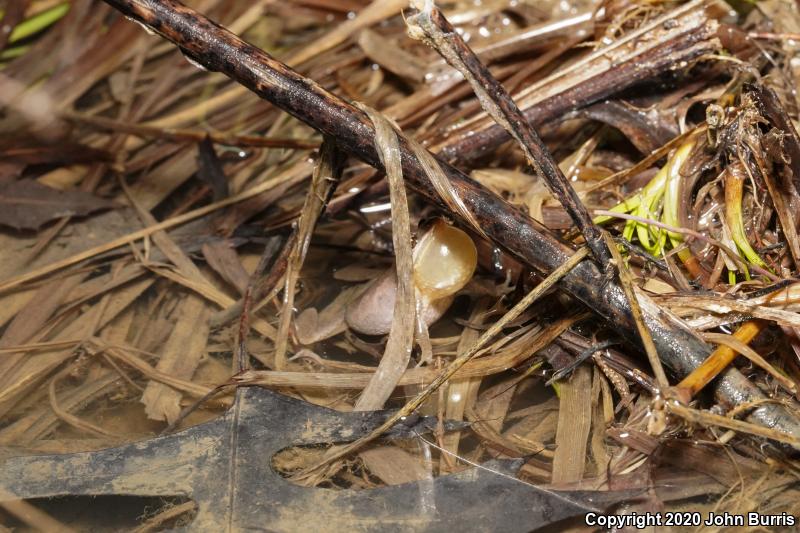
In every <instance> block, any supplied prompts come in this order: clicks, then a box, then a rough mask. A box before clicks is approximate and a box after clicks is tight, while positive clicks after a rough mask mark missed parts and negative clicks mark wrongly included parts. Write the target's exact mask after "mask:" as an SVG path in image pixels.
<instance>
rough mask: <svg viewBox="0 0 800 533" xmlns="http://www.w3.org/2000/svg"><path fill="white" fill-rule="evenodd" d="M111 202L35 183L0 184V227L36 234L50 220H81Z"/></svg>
mask: <svg viewBox="0 0 800 533" xmlns="http://www.w3.org/2000/svg"><path fill="white" fill-rule="evenodd" d="M114 206H115V204H114V202H111V201H109V200H105V199H103V198H98V197H97V196H94V195H93V194H89V193H87V192H83V191H59V190H58V189H53V188H51V187H46V186H44V185H41V184H40V183H38V182H36V181H34V180H20V181H12V182H10V183H4V184H0V225H3V226H10V227H12V228H16V229H27V230H35V229H39V228H40V227H42V226H43V225H44V224H46V223H47V222H50V221H51V220H56V219H59V218H62V217H69V216H84V215H88V214H90V213H94V212H95V211H100V210H102V209H110V208H112V207H114Z"/></svg>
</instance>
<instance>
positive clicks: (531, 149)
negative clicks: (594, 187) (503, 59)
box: [406, 0, 611, 267]
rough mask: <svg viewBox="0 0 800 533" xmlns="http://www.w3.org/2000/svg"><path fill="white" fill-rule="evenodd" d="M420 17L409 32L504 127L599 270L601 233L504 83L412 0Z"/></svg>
mask: <svg viewBox="0 0 800 533" xmlns="http://www.w3.org/2000/svg"><path fill="white" fill-rule="evenodd" d="M415 4H417V6H418V9H419V13H417V14H416V15H413V16H411V17H409V18H408V19H407V21H406V22H407V24H408V28H409V34H410V35H411V36H412V37H414V38H420V39H423V40H424V41H426V42H427V43H428V44H429V45H430V46H431V47H432V48H434V49H435V50H436V51H437V52H439V54H440V55H441V56H442V57H443V58H444V59H445V60H446V61H447V62H448V63H449V64H450V65H451V66H452V67H453V68H455V69H457V70H458V71H460V72H461V74H463V75H464V78H466V80H467V81H468V82H469V84H470V85H471V86H472V89H473V91H475V94H476V96H477V97H478V101H479V102H480V103H481V106H482V107H483V109H484V110H485V111H486V112H487V113H488V114H489V115H490V116H491V117H492V118H493V119H494V120H495V121H496V122H497V123H498V124H500V125H501V126H502V127H503V129H505V130H506V131H507V132H508V133H509V134H510V135H511V137H513V138H514V140H516V141H517V143H518V144H519V145H520V147H521V148H522V151H523V153H524V154H525V158H526V159H527V160H528V163H529V164H530V165H531V166H532V167H533V168H535V169H536V172H537V174H539V176H540V177H542V178H543V179H544V182H545V184H546V185H547V187H548V188H549V189H550V192H551V193H552V194H553V196H555V197H556V199H557V200H558V201H559V203H560V204H561V205H562V206H563V207H564V209H565V210H566V211H567V213H569V216H570V217H571V218H572V221H573V222H574V223H575V226H576V227H577V228H578V230H579V231H580V232H581V233H582V234H583V237H584V239H586V244H587V245H588V246H589V249H590V250H591V251H592V255H594V258H595V260H596V261H597V263H598V264H599V265H601V267H605V266H606V265H610V264H611V256H610V254H609V253H608V248H607V247H606V245H605V243H604V242H603V238H602V236H601V233H600V229H599V228H598V227H597V226H595V225H594V223H593V222H592V217H591V216H589V212H588V211H587V210H586V207H585V206H584V205H583V203H582V202H581V199H580V197H578V193H577V192H575V189H574V188H573V187H572V185H571V184H570V183H569V180H568V179H567V177H566V176H564V173H563V172H562V171H561V169H560V168H559V167H558V163H556V161H555V159H553V156H552V155H551V154H550V151H549V150H548V149H547V147H546V146H545V145H544V143H543V142H542V139H541V138H540V137H539V134H538V133H536V130H535V129H534V128H533V126H531V125H530V123H529V122H528V120H527V119H526V118H525V115H523V113H522V111H520V109H519V107H517V104H515V103H514V100H513V99H512V98H511V95H509V94H508V91H506V90H505V88H504V87H503V85H502V84H501V83H500V82H499V81H497V79H496V78H495V77H494V76H492V73H491V72H489V69H488V68H487V67H486V66H485V65H484V64H483V63H481V60H480V59H479V58H478V56H477V55H475V53H474V52H473V51H472V49H471V48H470V47H469V45H467V43H466V42H464V39H462V38H461V36H460V35H459V34H458V33H457V32H456V31H455V28H453V26H452V25H451V24H450V21H448V20H447V19H446V18H445V16H444V15H443V14H442V12H441V11H439V10H438V9H437V8H436V7H435V6H434V5H433V2H431V1H430V0H427V1H425V0H421V1H419V2H415Z"/></svg>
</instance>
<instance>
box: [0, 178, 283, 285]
mask: <svg viewBox="0 0 800 533" xmlns="http://www.w3.org/2000/svg"><path fill="white" fill-rule="evenodd" d="M283 181H284V178H282V177H277V178H273V179H271V180H267V181H265V182H263V183H261V184H259V185H256V186H255V187H252V188H250V189H248V190H246V191H242V192H240V193H239V194H236V195H234V196H231V197H230V198H226V199H225V200H222V201H219V202H214V203H212V204H209V205H206V206H203V207H199V208H197V209H194V210H192V211H189V212H187V213H184V214H182V215H178V216H175V217H172V218H169V219H167V220H164V221H162V222H159V223H158V224H154V225H152V226H149V227H147V228H143V229H140V230H138V231H134V232H131V233H129V234H127V235H123V236H122V237H119V238H118V239H114V240H112V241H110V242H107V243H105V244H101V245H100V246H95V247H94V248H90V249H88V250H85V251H83V252H80V253H77V254H75V255H72V256H70V257H67V258H64V259H61V260H60V261H56V262H54V263H50V264H49V265H45V266H43V267H39V268H36V269H33V270H31V271H29V272H26V273H25V274H21V275H19V276H14V277H12V278H9V279H6V280H4V281H0V293H2V292H5V291H7V290H9V289H12V288H14V287H18V286H20V285H22V284H23V283H27V282H28V281H32V280H35V279H38V278H40V277H42V276H46V275H47V274H52V273H53V272H57V271H59V270H61V269H62V268H66V267H68V266H72V265H75V264H77V263H80V262H81V261H85V260H87V259H91V258H92V257H95V256H97V255H100V254H102V253H105V252H108V251H110V250H114V249H116V248H119V247H121V246H125V245H126V244H130V243H132V242H135V241H137V240H139V239H142V238H144V237H148V236H150V235H152V234H153V233H155V232H157V231H162V230H166V229H169V228H174V227H175V226H180V225H181V224H185V223H186V222H189V221H190V220H194V219H196V218H200V217H202V216H205V215H207V214H209V213H213V212H214V211H217V210H219V209H222V208H223V207H227V206H229V205H234V204H237V203H239V202H242V201H244V200H247V199H249V198H253V197H254V196H258V195H259V194H261V193H263V192H265V191H268V190H270V189H272V188H273V187H276V186H278V185H280V184H281V182H283Z"/></svg>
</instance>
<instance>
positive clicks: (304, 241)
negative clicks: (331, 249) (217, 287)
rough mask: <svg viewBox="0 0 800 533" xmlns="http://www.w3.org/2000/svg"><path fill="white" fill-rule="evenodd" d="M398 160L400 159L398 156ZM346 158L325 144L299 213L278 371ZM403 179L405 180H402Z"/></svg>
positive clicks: (288, 274)
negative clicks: (304, 275)
mask: <svg viewBox="0 0 800 533" xmlns="http://www.w3.org/2000/svg"><path fill="white" fill-rule="evenodd" d="M397 157H398V158H399V153H398V156H397ZM343 159H344V158H343V157H341V152H339V150H338V149H337V148H336V144H335V141H334V140H333V139H330V138H326V139H325V140H324V141H323V143H322V148H321V149H320V159H319V163H318V164H317V166H316V168H315V169H314V173H313V175H312V178H311V187H310V188H309V190H308V194H307V195H306V199H305V203H304V204H303V209H302V211H301V212H300V219H299V220H298V222H297V238H296V239H295V240H294V244H293V246H292V251H291V252H290V254H289V259H288V262H287V265H286V274H284V288H283V308H282V309H281V319H280V323H279V324H278V333H277V336H276V340H275V368H276V369H277V370H283V369H284V368H286V345H287V344H288V340H289V326H290V325H291V321H292V314H293V312H294V310H293V309H294V291H295V287H296V286H297V278H298V276H299V275H300V269H301V268H302V267H303V262H304V261H305V259H306V253H308V246H309V245H310V244H311V235H312V233H313V232H314V228H315V227H316V225H317V220H318V219H319V217H320V216H321V215H322V213H323V211H324V210H325V206H326V205H327V203H328V200H330V198H331V195H332V194H333V191H334V189H335V188H336V185H337V184H338V183H339V179H340V178H341V170H342V165H341V163H342V162H343ZM400 179H401V180H402V177H401V178H400ZM409 242H410V229H409Z"/></svg>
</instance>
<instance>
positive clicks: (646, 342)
mask: <svg viewBox="0 0 800 533" xmlns="http://www.w3.org/2000/svg"><path fill="white" fill-rule="evenodd" d="M603 238H604V239H605V241H606V245H607V246H608V250H609V252H611V256H612V257H613V258H614V262H615V263H616V264H617V269H618V272H619V282H620V285H622V290H623V291H624V292H625V297H626V298H627V299H628V303H629V304H630V306H631V314H632V315H633V321H634V323H635V324H636V329H637V331H638V332H639V337H640V339H641V341H642V345H643V346H644V350H645V353H646V354H647V359H648V361H649V362H650V366H651V367H652V368H653V374H654V375H655V377H656V381H657V382H658V387H659V388H660V389H661V390H662V391H664V392H665V391H666V390H667V388H668V387H669V380H668V379H667V374H666V373H665V372H664V367H663V366H661V359H659V357H658V350H657V349H656V345H655V343H654V342H653V337H652V335H650V330H649V329H647V325H646V324H645V323H644V316H643V315H642V308H641V306H640V305H639V299H638V297H637V296H636V291H635V290H634V288H633V279H632V278H631V274H630V272H629V271H628V267H627V266H626V265H625V262H624V260H623V259H622V255H621V254H620V253H619V250H618V249H617V243H615V242H614V239H613V238H612V237H611V235H609V234H608V233H606V232H603Z"/></svg>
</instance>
